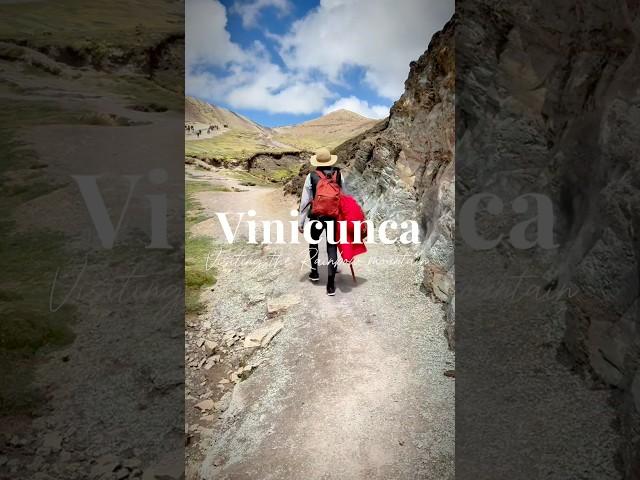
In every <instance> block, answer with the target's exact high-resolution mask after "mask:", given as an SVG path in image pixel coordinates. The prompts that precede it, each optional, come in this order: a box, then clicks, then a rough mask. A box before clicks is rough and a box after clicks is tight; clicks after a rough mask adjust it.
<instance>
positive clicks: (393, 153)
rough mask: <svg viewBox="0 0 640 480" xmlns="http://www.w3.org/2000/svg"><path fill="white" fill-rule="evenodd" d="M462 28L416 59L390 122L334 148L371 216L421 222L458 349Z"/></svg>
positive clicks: (427, 272) (444, 34) (433, 287)
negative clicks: (457, 93)
mask: <svg viewBox="0 0 640 480" xmlns="http://www.w3.org/2000/svg"><path fill="white" fill-rule="evenodd" d="M455 26H456V19H455V17H454V18H453V19H452V20H450V21H449V22H448V23H447V24H446V25H445V27H444V28H443V29H442V31H440V32H438V33H436V34H435V35H434V36H433V38H432V39H431V42H430V44H429V47H428V49H427V51H426V52H425V53H424V54H423V55H422V56H421V57H420V58H419V59H418V60H417V61H415V62H412V63H411V66H410V71H409V76H408V78H407V80H406V82H405V92H404V94H403V95H402V96H401V97H400V99H399V100H398V101H397V102H395V104H394V105H393V107H392V108H391V112H390V115H389V119H388V121H387V122H386V123H383V124H381V125H377V126H375V127H374V128H372V129H371V130H369V131H368V132H365V133H364V134H362V135H360V136H358V137H356V138H354V139H351V140H349V141H347V142H345V143H344V144H342V145H340V146H339V147H338V148H336V150H335V153H336V154H337V155H338V156H339V158H340V162H341V163H342V164H343V165H345V164H346V171H347V175H348V189H349V192H350V193H353V194H354V195H355V196H356V197H357V198H358V199H359V200H360V202H361V205H363V208H364V210H365V212H366V214H367V217H368V218H370V219H373V220H374V221H380V220H383V219H393V220H396V221H398V222H401V221H404V220H407V219H417V220H418V221H419V223H420V225H421V229H422V238H423V239H424V240H423V243H422V247H421V249H420V252H419V256H420V260H421V261H422V262H423V263H424V265H425V267H424V286H425V288H426V290H427V293H428V294H430V295H433V297H434V298H435V299H437V300H439V301H442V302H444V304H445V305H446V308H447V310H448V315H447V316H448V318H449V326H448V328H447V336H448V338H449V343H450V345H451V346H452V347H453V305H454V300H453V297H454V282H453V278H454V267H453V236H454V183H453V182H454V145H455V142H454V128H455V118H454V117H455V115H454V87H455V54H454V31H455Z"/></svg>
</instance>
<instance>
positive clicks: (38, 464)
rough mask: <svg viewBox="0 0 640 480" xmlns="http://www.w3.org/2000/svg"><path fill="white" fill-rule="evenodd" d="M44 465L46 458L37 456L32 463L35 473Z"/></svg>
mask: <svg viewBox="0 0 640 480" xmlns="http://www.w3.org/2000/svg"><path fill="white" fill-rule="evenodd" d="M43 464H44V458H42V457H41V456H39V455H37V456H36V457H35V458H34V459H33V461H32V462H31V469H32V470H35V471H37V470H40V469H41V468H42V465H43Z"/></svg>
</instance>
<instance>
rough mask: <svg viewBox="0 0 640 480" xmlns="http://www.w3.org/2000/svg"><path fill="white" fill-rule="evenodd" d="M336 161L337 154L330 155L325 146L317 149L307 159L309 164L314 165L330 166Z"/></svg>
mask: <svg viewBox="0 0 640 480" xmlns="http://www.w3.org/2000/svg"><path fill="white" fill-rule="evenodd" d="M337 161H338V156H337V155H331V152H329V149H327V148H321V149H319V150H317V151H316V154H315V155H313V156H312V157H311V158H310V159H309V162H311V165H313V166H314V167H330V166H331V165H333V164H334V163H336V162H337Z"/></svg>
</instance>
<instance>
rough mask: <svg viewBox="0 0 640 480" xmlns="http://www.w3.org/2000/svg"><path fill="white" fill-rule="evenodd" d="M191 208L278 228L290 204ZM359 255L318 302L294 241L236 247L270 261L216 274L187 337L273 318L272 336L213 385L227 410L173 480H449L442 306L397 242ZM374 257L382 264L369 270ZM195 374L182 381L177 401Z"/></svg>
mask: <svg viewBox="0 0 640 480" xmlns="http://www.w3.org/2000/svg"><path fill="white" fill-rule="evenodd" d="M210 175H211V176H212V177H213V176H215V174H210ZM212 181H213V180H212ZM197 199H198V200H199V201H200V203H201V204H202V206H203V208H204V210H205V212H206V214H207V215H213V212H215V211H230V210H233V211H243V210H244V211H246V209H247V208H253V209H257V210H259V214H260V215H261V216H264V217H267V218H270V219H283V220H290V217H289V211H290V210H291V208H295V206H296V205H295V202H294V201H292V200H291V199H285V198H283V196H282V194H281V191H280V189H276V188H260V187H253V188H249V189H247V191H245V192H213V191H212V192H201V193H199V194H198V197H197ZM263 212H265V213H264V214H263ZM213 225H214V224H213V222H212V221H211V220H206V221H205V222H202V223H201V224H198V225H196V226H195V227H194V230H197V232H198V233H199V234H209V235H211V236H212V237H214V238H217V239H218V240H220V239H221V237H220V236H219V235H220V233H219V231H218V230H216V229H215V228H214V226H213ZM321 246H322V247H323V245H321ZM369 249H370V250H369V252H368V253H367V254H366V255H365V256H364V257H362V258H361V259H360V261H359V262H357V263H356V266H355V268H356V272H357V276H358V283H357V284H354V283H353V281H352V279H351V275H350V273H349V271H348V268H346V267H343V269H342V270H343V271H342V273H339V274H338V275H337V277H336V287H337V295H336V296H335V297H328V296H327V295H326V293H325V283H326V271H325V270H324V269H322V268H321V280H320V282H319V284H312V283H310V282H309V281H308V279H307V275H308V266H307V265H306V263H307V262H308V253H307V245H306V243H304V241H303V242H302V243H300V244H297V245H282V246H276V245H270V246H268V247H264V246H262V247H261V246H257V247H253V248H252V249H245V250H244V252H245V253H246V254H248V255H255V257H256V258H262V259H263V260H265V259H267V258H279V262H278V263H277V264H276V265H277V266H276V268H273V265H274V263H266V262H263V263H262V264H260V265H256V264H255V263H252V264H251V265H249V264H247V265H225V264H220V265H219V266H218V283H217V284H216V287H215V289H214V290H213V291H212V292H211V291H208V292H206V293H205V294H204V295H203V298H204V299H205V301H206V302H207V305H208V309H207V312H206V313H204V314H202V315H201V316H200V318H199V319H198V321H199V326H197V327H195V328H196V330H198V331H197V332H196V335H198V336H204V337H206V336H208V335H211V334H213V333H217V334H222V332H228V331H234V330H242V331H243V332H251V331H252V330H254V329H255V328H258V327H260V326H263V325H265V324H267V323H268V322H272V321H274V320H280V321H282V322H283V323H284V327H283V328H282V330H281V331H280V332H279V333H278V335H277V336H276V337H275V338H274V339H273V340H272V341H271V342H270V343H269V345H268V346H267V347H266V348H263V349H258V350H257V351H256V352H254V353H253V354H252V356H251V357H245V363H246V364H248V363H250V362H253V363H254V364H256V363H259V366H258V367H257V368H256V369H255V370H254V371H253V373H252V374H251V376H249V378H248V379H246V380H243V381H241V382H239V383H238V384H237V385H235V387H233V384H231V386H232V388H227V387H224V386H222V393H224V392H225V391H228V392H230V393H229V394H228V395H227V398H229V397H230V402H229V403H228V404H227V402H222V403H225V405H224V407H223V408H222V409H223V410H224V412H219V413H218V415H217V416H216V419H215V421H214V423H213V424H212V425H209V426H207V427H210V428H205V427H202V428H200V429H199V431H200V443H199V444H198V445H197V446H196V447H195V449H192V450H190V452H189V456H190V460H189V465H188V469H187V472H188V475H187V478H194V479H195V478H208V479H212V478H216V479H260V480H267V479H274V480H275V479H287V480H288V479H291V480H294V479H295V480H299V479H365V478H366V479H405V478H416V479H418V478H433V479H447V478H453V476H454V472H453V455H454V383H455V382H454V381H453V380H452V379H451V378H448V377H445V376H444V371H445V370H448V369H453V368H454V355H453V354H452V353H451V352H450V351H449V350H448V349H447V343H446V340H445V338H444V335H443V329H444V322H443V318H442V317H443V313H442V309H441V307H440V306H439V305H438V304H435V303H433V302H432V301H431V300H430V299H429V298H428V297H427V296H426V295H425V294H424V293H423V292H421V291H420V289H419V268H418V265H417V264H415V263H414V262H413V260H412V258H413V256H412V254H411V252H410V251H409V250H408V249H406V247H403V248H399V247H396V246H393V245H391V246H388V245H384V246H383V245H370V246H369ZM270 256H271V257H270ZM323 260H324V261H326V254H325V252H324V251H323V248H321V257H320V262H321V263H322V262H323ZM383 261H386V262H389V263H393V262H395V263H396V264H395V265H393V264H389V265H378V264H375V263H377V262H383ZM303 262H304V264H303ZM277 303H281V304H282V305H283V306H282V307H281V308H277V307H274V306H273V305H275V304H277ZM268 309H270V310H271V311H272V313H271V314H268V313H267V310H268ZM188 338H191V337H190V335H188ZM188 343H189V341H188ZM234 348H236V347H234ZM237 348H239V349H241V350H242V346H241V345H240V346H239V347H237ZM244 350H247V349H244ZM187 351H188V352H189V347H187ZM245 355H248V353H247V354H245ZM188 376H189V375H188ZM196 379H198V380H199V377H197V376H196V377H194V378H192V379H191V380H189V379H188V381H187V390H188V393H189V391H190V390H192V389H195V385H194V382H195V381H196ZM217 387H218V388H216V386H214V385H207V386H206V387H205V388H207V389H211V390H213V391H215V390H216V389H220V387H221V386H220V385H217ZM195 400H196V399H193V401H192V402H189V400H188V401H187V408H188V409H190V408H191V409H193V404H194V403H195ZM188 415H189V412H188ZM198 449H200V450H201V454H200V455H198V454H197V453H196V452H195V451H194V450H198Z"/></svg>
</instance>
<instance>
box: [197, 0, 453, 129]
mask: <svg viewBox="0 0 640 480" xmlns="http://www.w3.org/2000/svg"><path fill="white" fill-rule="evenodd" d="M232 8H233V9H234V11H237V12H238V14H240V15H241V16H242V21H243V24H246V25H255V22H257V21H258V20H259V17H260V14H261V12H262V11H263V10H264V9H265V8H276V9H277V11H278V12H279V13H280V14H283V15H284V14H286V13H288V12H289V11H290V9H291V8H292V4H291V3H290V0H239V1H238V2H236V4H234V7H232ZM452 12H453V0H402V1H395V2H392V1H390V0H321V3H320V5H319V6H318V7H317V8H316V9H314V10H312V11H311V12H310V13H308V14H307V15H306V16H305V17H303V18H302V19H300V20H298V21H295V22H294V23H293V25H292V27H291V30H290V31H289V33H287V34H285V35H282V36H277V35H274V34H270V33H269V32H265V33H266V35H267V37H268V38H269V39H271V40H275V41H276V42H277V44H276V45H277V46H278V47H279V51H280V54H281V58H282V60H283V62H284V65H280V64H277V63H275V62H273V61H272V58H271V55H270V53H269V51H268V50H267V49H266V47H265V46H264V45H263V44H262V43H260V42H258V41H256V42H254V43H253V44H252V45H251V46H249V47H246V46H245V47H242V46H241V45H239V44H237V43H235V42H233V41H232V39H231V36H230V35H229V32H228V31H227V29H226V27H227V9H226V8H225V7H224V5H222V4H221V3H220V2H219V0H187V3H186V92H187V94H188V95H194V96H197V97H200V98H204V99H207V100H210V101H212V102H214V103H226V104H228V105H229V106H230V107H231V108H233V109H252V110H262V111H267V112H271V113H292V114H311V113H319V112H322V111H325V112H328V111H332V110H336V109H339V108H346V109H349V110H352V111H355V112H357V113H360V114H362V115H364V116H367V117H371V118H382V117H385V116H387V115H388V107H386V106H384V105H369V103H368V102H366V101H363V100H361V99H359V98H357V97H356V96H353V95H352V96H348V97H344V98H339V99H337V100H336V98H337V97H338V95H336V94H334V93H332V91H331V89H330V87H331V85H332V84H334V86H335V84H342V85H343V86H348V84H347V83H346V82H345V80H344V73H345V70H346V69H347V68H349V67H352V66H359V67H361V68H363V69H364V80H365V82H366V83H367V84H369V85H370V86H371V87H372V89H373V90H374V91H375V92H376V93H377V94H378V95H379V96H381V97H383V98H388V99H389V100H396V99H397V98H398V97H399V96H400V94H401V93H402V91H403V89H404V81H405V79H406V77H407V74H408V71H409V62H410V61H411V60H415V59H417V58H418V56H420V55H421V54H422V53H423V52H424V50H425V49H426V47H427V44H428V41H429V39H430V38H431V36H432V34H433V33H435V31H437V30H438V29H440V28H442V26H443V25H444V23H445V22H446V21H447V20H448V19H449V18H450V16H451V14H452ZM328 103H332V104H331V105H330V106H327V104H328Z"/></svg>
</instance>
